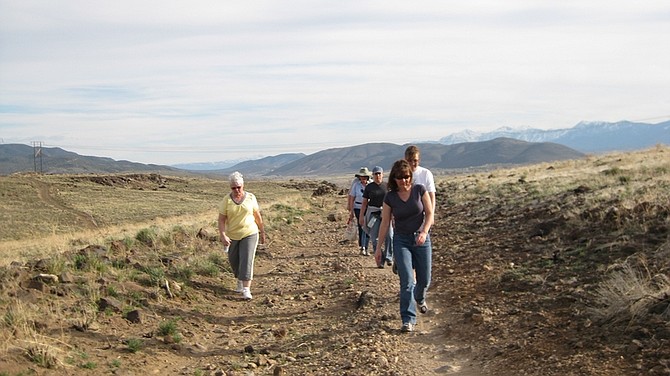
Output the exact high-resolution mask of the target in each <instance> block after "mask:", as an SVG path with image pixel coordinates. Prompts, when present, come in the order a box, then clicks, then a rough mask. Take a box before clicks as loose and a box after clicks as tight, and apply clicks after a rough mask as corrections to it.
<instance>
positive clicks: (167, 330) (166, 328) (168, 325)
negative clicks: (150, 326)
mask: <svg viewBox="0 0 670 376" xmlns="http://www.w3.org/2000/svg"><path fill="white" fill-rule="evenodd" d="M158 334H159V335H162V336H168V335H174V334H177V322H176V321H175V320H168V321H163V322H162V323H160V324H159V325H158Z"/></svg>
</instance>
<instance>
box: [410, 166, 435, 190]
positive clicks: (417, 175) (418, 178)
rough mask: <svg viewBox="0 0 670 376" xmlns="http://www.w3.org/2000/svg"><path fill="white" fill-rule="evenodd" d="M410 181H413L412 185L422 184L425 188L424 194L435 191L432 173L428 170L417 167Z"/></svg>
mask: <svg viewBox="0 0 670 376" xmlns="http://www.w3.org/2000/svg"><path fill="white" fill-rule="evenodd" d="M412 179H414V184H423V186H424V187H426V192H431V193H434V192H435V191H436V190H435V180H434V179H433V173H432V172H430V170H429V169H427V168H424V167H421V166H417V167H416V170H414V173H413V174H412Z"/></svg>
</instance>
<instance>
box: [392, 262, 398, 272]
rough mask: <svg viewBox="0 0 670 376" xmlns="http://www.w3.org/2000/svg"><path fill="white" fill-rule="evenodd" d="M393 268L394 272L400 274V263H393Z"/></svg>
mask: <svg viewBox="0 0 670 376" xmlns="http://www.w3.org/2000/svg"><path fill="white" fill-rule="evenodd" d="M392 270H393V274H398V265H397V264H396V263H395V262H394V263H393V268H392Z"/></svg>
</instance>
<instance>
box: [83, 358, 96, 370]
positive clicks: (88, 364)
mask: <svg viewBox="0 0 670 376" xmlns="http://www.w3.org/2000/svg"><path fill="white" fill-rule="evenodd" d="M80 367H81V368H83V369H96V368H97V367H98V365H97V364H96V363H95V362H92V361H90V360H89V361H87V362H86V363H83V364H82V365H81V366H80Z"/></svg>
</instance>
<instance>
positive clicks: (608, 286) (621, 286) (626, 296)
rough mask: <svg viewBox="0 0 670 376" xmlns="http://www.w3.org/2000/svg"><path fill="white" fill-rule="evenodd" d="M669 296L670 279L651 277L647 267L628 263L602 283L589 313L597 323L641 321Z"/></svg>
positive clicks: (652, 275) (666, 277)
mask: <svg viewBox="0 0 670 376" xmlns="http://www.w3.org/2000/svg"><path fill="white" fill-rule="evenodd" d="M668 294H670V278H669V277H668V276H667V275H665V274H663V273H659V274H655V275H654V274H652V273H651V272H650V271H649V270H648V269H647V268H646V267H643V268H640V267H638V268H636V267H633V266H631V265H630V263H628V262H627V263H625V264H624V265H623V266H622V267H621V269H619V270H617V271H615V272H613V273H612V274H611V275H610V276H609V278H608V279H607V280H605V281H604V282H602V283H601V284H600V285H599V286H598V288H597V290H596V292H595V299H594V302H595V306H594V307H593V308H591V309H590V311H591V314H592V315H593V316H594V317H595V319H597V320H601V321H604V322H610V323H617V322H622V321H640V320H643V319H644V318H645V317H646V316H647V315H648V313H649V309H650V307H651V306H652V305H653V304H655V303H656V302H658V301H659V300H661V298H662V297H663V296H667V295H668Z"/></svg>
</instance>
